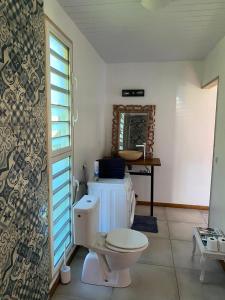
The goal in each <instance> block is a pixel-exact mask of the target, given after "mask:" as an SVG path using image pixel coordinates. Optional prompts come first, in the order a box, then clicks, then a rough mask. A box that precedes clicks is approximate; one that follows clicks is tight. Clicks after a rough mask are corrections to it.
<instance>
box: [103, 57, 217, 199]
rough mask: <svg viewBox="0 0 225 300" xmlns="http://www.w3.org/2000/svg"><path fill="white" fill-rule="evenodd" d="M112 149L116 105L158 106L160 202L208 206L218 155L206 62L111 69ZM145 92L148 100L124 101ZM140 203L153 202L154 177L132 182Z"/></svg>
mask: <svg viewBox="0 0 225 300" xmlns="http://www.w3.org/2000/svg"><path fill="white" fill-rule="evenodd" d="M107 70H108V72H107V97H108V98H107V102H106V132H107V137H106V144H107V152H108V153H110V149H111V124H112V105H113V104H124V105H126V104H142V105H144V104H156V130H155V146H154V154H155V155H154V156H155V157H160V158H161V161H162V167H160V168H156V171H155V200H156V201H160V202H171V203H183V204H195V205H208V203H209V194H210V181H211V164H212V155H213V135H214V121H215V120H214V118H215V108H216V92H215V90H211V91H209V90H202V89H201V88H200V86H201V75H202V63H201V62H169V63H145V64H141V63H140V64H138V63H136V64H134V63H129V64H110V65H108V68H107ZM123 88H143V89H145V91H146V96H145V97H144V98H122V97H121V90H122V89H123ZM132 178H133V184H134V189H135V191H136V192H137V193H138V195H139V200H149V190H150V183H149V181H150V180H149V178H144V177H138V176H136V177H132Z"/></svg>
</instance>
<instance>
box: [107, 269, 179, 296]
mask: <svg viewBox="0 0 225 300" xmlns="http://www.w3.org/2000/svg"><path fill="white" fill-rule="evenodd" d="M131 276H132V283H131V285H130V286H129V287H127V288H123V289H117V288H115V289H113V294H112V298H111V299H112V300H137V299H141V300H149V299H151V300H177V299H179V298H178V290H177V284H176V277H175V272H174V269H172V268H167V267H161V266H153V265H151V266H150V265H145V264H136V265H135V266H134V267H133V268H132V269H131Z"/></svg>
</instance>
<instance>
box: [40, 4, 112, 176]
mask: <svg viewBox="0 0 225 300" xmlns="http://www.w3.org/2000/svg"><path fill="white" fill-rule="evenodd" d="M44 3H45V7H44V10H45V14H46V15H47V16H48V17H49V18H50V19H51V20H52V21H53V22H54V23H55V24H56V25H57V26H58V27H59V28H60V29H61V30H62V31H63V32H64V33H65V34H66V35H67V36H68V37H69V38H70V39H71V40H72V42H73V57H74V61H73V69H74V73H75V75H76V76H77V78H78V90H77V92H76V93H75V107H76V109H77V107H78V111H79V121H78V123H77V125H76V127H75V176H76V177H77V178H81V175H82V165H83V164H84V163H86V164H87V166H88V169H89V173H90V174H91V173H92V172H93V171H92V168H93V161H94V160H95V159H96V158H98V157H101V156H102V155H103V152H104V148H105V132H104V101H105V85H106V83H105V77H106V74H105V71H106V65H105V63H104V61H103V60H102V59H101V58H100V56H99V55H98V54H97V52H96V51H95V50H94V48H93V47H92V46H91V44H90V43H89V42H88V41H87V39H86V38H85V37H84V36H83V35H82V33H81V32H80V31H79V30H78V28H77V27H76V25H75V24H74V23H73V21H72V20H71V19H70V18H69V17H68V15H67V14H66V13H65V12H64V11H63V9H62V8H61V6H60V5H59V4H58V2H57V1H56V0H47V1H45V2H44Z"/></svg>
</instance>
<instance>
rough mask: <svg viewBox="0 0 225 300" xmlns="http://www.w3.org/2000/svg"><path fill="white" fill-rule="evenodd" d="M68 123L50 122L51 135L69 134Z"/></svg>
mask: <svg viewBox="0 0 225 300" xmlns="http://www.w3.org/2000/svg"><path fill="white" fill-rule="evenodd" d="M69 133H70V123H69V122H52V137H53V138H54V137H60V136H65V135H69Z"/></svg>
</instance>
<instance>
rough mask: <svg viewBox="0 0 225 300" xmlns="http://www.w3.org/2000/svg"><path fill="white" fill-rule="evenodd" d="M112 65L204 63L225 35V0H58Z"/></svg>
mask: <svg viewBox="0 0 225 300" xmlns="http://www.w3.org/2000/svg"><path fill="white" fill-rule="evenodd" d="M58 1H59V2H60V4H61V5H62V6H63V8H64V10H65V11H66V12H67V13H68V14H69V16H70V17H71V18H72V19H73V20H74V22H75V23H76V25H77V26H78V28H79V29H80V30H81V32H82V33H83V34H84V35H85V36H86V38H87V39H88V40H89V42H90V43H91V44H92V45H93V46H94V48H95V49H96V50H97V52H98V53H99V54H100V56H101V57H102V58H103V59H104V60H105V62H107V63H119V62H120V63H121V62H147V61H174V60H198V59H203V58H204V57H205V56H206V55H207V54H208V53H209V51H210V50H211V49H212V48H213V47H214V46H215V45H216V43H217V42H218V41H219V40H220V39H221V38H222V37H223V36H224V35H225V0H177V1H172V2H171V3H170V4H169V5H167V6H165V7H163V8H161V9H158V10H156V11H149V10H147V9H145V8H144V7H143V6H142V5H141V1H140V0H58Z"/></svg>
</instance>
